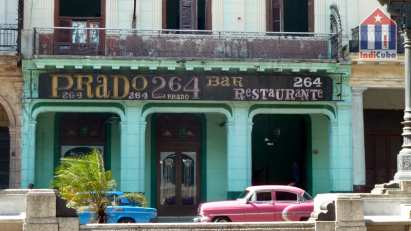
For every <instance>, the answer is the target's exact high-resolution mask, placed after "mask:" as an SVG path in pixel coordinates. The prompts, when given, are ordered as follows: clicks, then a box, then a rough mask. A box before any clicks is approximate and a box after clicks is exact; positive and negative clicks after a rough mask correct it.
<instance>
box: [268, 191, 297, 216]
mask: <svg viewBox="0 0 411 231" xmlns="http://www.w3.org/2000/svg"><path fill="white" fill-rule="evenodd" d="M273 194H274V196H275V202H274V220H275V221H284V220H286V219H284V216H283V215H284V214H283V211H284V209H285V208H287V207H288V206H290V205H296V204H298V203H299V202H298V195H297V194H296V193H294V192H290V191H282V190H276V191H275V192H274V193H273Z"/></svg>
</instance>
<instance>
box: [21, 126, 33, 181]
mask: <svg viewBox="0 0 411 231" xmlns="http://www.w3.org/2000/svg"><path fill="white" fill-rule="evenodd" d="M35 150H36V121H35V120H31V119H29V120H26V123H23V135H22V158H21V159H22V166H21V177H22V179H21V187H22V188H26V187H27V186H28V185H29V184H30V183H34V177H35V176H34V175H35V172H34V166H35Z"/></svg>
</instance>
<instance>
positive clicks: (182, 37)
mask: <svg viewBox="0 0 411 231" xmlns="http://www.w3.org/2000/svg"><path fill="white" fill-rule="evenodd" d="M337 43H338V39H336V35H334V34H315V33H274V32H270V33H265V32H264V33H251V32H227V31H224V32H220V31H198V30H197V31H188V30H131V29H125V30H123V29H106V28H69V27H55V28H35V30H34V52H33V54H34V55H39V56H42V55H70V56H112V57H146V58H147V57H164V58H193V59H195V58H223V59H224V58H229V59H293V60H299V59H319V60H330V59H331V60H332V59H337V58H338V51H337V50H338V44H337Z"/></svg>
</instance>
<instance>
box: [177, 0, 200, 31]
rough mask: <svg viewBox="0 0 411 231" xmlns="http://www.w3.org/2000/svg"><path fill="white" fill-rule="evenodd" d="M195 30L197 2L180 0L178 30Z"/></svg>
mask: <svg viewBox="0 0 411 231" xmlns="http://www.w3.org/2000/svg"><path fill="white" fill-rule="evenodd" d="M197 28H198V26H197V0H180V29H182V30H195V29H197Z"/></svg>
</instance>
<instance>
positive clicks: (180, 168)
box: [155, 114, 202, 216]
mask: <svg viewBox="0 0 411 231" xmlns="http://www.w3.org/2000/svg"><path fill="white" fill-rule="evenodd" d="M156 119H157V122H156V127H155V129H156V142H157V148H156V149H157V159H158V161H157V208H158V214H159V215H160V216H185V215H193V214H195V211H196V209H197V206H198V204H199V201H200V182H201V179H200V154H201V153H200V151H201V136H202V126H201V124H202V123H201V118H200V116H199V115H195V114H159V115H157V116H156Z"/></svg>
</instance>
